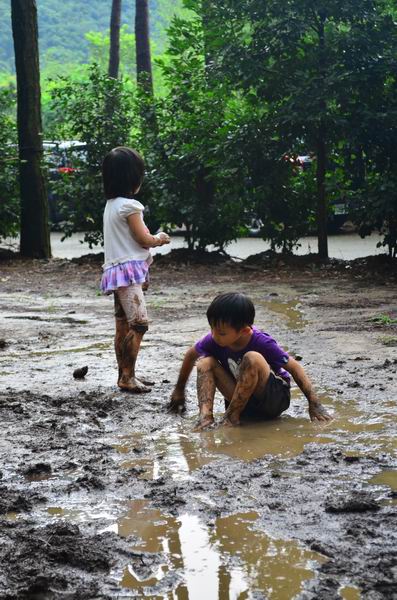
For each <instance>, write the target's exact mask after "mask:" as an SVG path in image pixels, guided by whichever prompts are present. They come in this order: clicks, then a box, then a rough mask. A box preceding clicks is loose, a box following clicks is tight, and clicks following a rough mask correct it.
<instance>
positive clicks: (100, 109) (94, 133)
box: [52, 65, 134, 247]
mask: <svg viewBox="0 0 397 600" xmlns="http://www.w3.org/2000/svg"><path fill="white" fill-rule="evenodd" d="M52 103H53V109H54V110H56V111H57V114H61V115H62V123H60V124H59V126H58V129H57V132H56V135H57V137H58V138H59V139H72V140H78V141H80V142H82V143H84V144H85V145H86V153H85V156H84V157H82V156H81V154H80V153H79V154H77V155H76V156H75V158H74V159H73V160H72V164H73V165H76V167H77V168H76V170H75V171H73V172H72V173H68V174H65V175H64V176H63V177H62V178H61V180H60V181H58V182H55V183H54V182H53V183H52V187H53V191H54V192H55V193H56V195H57V197H58V201H59V202H60V207H61V210H62V212H63V214H64V215H65V216H66V221H65V222H64V223H63V224H62V227H63V232H64V234H65V236H69V235H71V234H72V233H73V232H76V231H81V232H84V233H85V241H87V242H88V243H89V244H90V247H92V245H96V244H98V243H101V242H102V217H103V209H104V206H105V198H104V193H103V188H102V178H101V164H102V161H103V158H104V156H105V155H106V153H107V152H109V150H111V149H112V148H114V147H115V146H123V145H128V143H129V141H130V132H131V126H132V123H133V122H134V121H133V118H132V102H131V91H130V90H128V89H127V86H126V83H125V81H124V80H115V79H112V78H109V77H108V76H107V75H105V74H104V73H102V72H101V71H100V70H99V68H98V67H97V66H96V65H93V66H91V68H90V70H89V76H88V79H87V80H84V81H80V82H75V81H71V80H70V79H68V78H60V80H59V81H58V83H57V85H54V87H53V89H52Z"/></svg>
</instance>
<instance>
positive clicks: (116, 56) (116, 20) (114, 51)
mask: <svg viewBox="0 0 397 600" xmlns="http://www.w3.org/2000/svg"><path fill="white" fill-rule="evenodd" d="M121 1H122V0H113V1H112V14H111V17H110V52H109V69H108V75H109V77H113V78H114V79H117V77H118V75H119V66H120V24H121Z"/></svg>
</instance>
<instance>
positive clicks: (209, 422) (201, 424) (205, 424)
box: [193, 416, 216, 432]
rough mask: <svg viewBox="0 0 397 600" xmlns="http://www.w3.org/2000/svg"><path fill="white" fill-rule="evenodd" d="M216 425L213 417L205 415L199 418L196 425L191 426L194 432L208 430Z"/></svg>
mask: <svg viewBox="0 0 397 600" xmlns="http://www.w3.org/2000/svg"><path fill="white" fill-rule="evenodd" d="M215 427H216V425H215V421H214V417H211V416H207V417H204V418H203V419H199V421H198V422H197V423H196V425H195V426H194V428H193V431H194V432H198V431H208V430H209V429H214V428H215Z"/></svg>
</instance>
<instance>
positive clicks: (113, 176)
mask: <svg viewBox="0 0 397 600" xmlns="http://www.w3.org/2000/svg"><path fill="white" fill-rule="evenodd" d="M144 174H145V163H144V162H143V158H142V156H141V155H140V154H138V152H137V151H136V150H133V149H132V148H127V147H126V146H119V147H118V148H113V150H111V151H110V152H109V153H108V154H107V155H106V156H105V158H104V159H103V163H102V178H103V187H104V189H105V196H106V199H107V200H110V199H111V198H117V197H118V196H122V197H124V198H132V196H133V195H134V193H135V192H136V190H137V189H138V188H139V186H140V185H141V184H142V181H143V177H144Z"/></svg>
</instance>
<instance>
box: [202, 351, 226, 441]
mask: <svg viewBox="0 0 397 600" xmlns="http://www.w3.org/2000/svg"><path fill="white" fill-rule="evenodd" d="M235 386H236V382H235V381H234V379H233V377H231V376H230V375H229V374H228V373H227V372H226V371H225V369H223V367H222V366H221V365H220V364H219V363H218V361H216V360H215V359H214V358H212V357H206V358H202V359H200V360H199V362H198V363H197V397H198V403H199V411H200V418H199V422H198V424H197V427H196V430H200V429H205V428H206V427H209V426H210V425H212V424H213V422H214V413H213V410H214V397H215V391H216V389H217V388H218V390H219V391H220V392H221V394H223V396H224V397H225V398H226V399H228V400H230V399H231V398H232V396H233V391H234V388H235Z"/></svg>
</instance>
